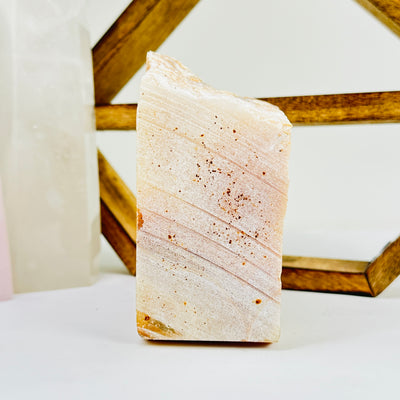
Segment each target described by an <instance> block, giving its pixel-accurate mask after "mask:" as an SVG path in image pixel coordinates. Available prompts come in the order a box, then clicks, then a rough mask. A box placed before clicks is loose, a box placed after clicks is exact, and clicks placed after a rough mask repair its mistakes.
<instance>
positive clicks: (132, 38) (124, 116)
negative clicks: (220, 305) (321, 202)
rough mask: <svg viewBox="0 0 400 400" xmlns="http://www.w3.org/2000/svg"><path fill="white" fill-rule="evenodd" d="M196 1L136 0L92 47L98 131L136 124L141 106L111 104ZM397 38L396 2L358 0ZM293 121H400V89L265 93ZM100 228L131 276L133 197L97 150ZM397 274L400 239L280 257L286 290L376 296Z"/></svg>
mask: <svg viewBox="0 0 400 400" xmlns="http://www.w3.org/2000/svg"><path fill="white" fill-rule="evenodd" d="M198 1H199V0H135V1H132V2H131V4H130V5H129V6H128V7H127V8H126V10H125V11H124V12H123V13H122V14H121V16H120V17H119V18H118V19H117V20H116V21H115V23H114V24H113V25H112V26H111V28H110V29H109V30H108V31H107V32H106V34H105V35H104V36H103V37H102V38H101V39H100V41H99V42H98V43H97V44H96V46H95V47H94V49H93V70H94V82H95V98H96V124H97V129H98V130H134V129H136V109H137V105H136V104H118V105H111V104H109V103H110V101H111V100H112V99H113V98H114V97H115V95H116V94H117V93H118V92H119V91H120V90H121V89H122V88H123V86H124V85H125V84H126V83H127V82H128V81H129V80H130V79H131V78H132V76H133V75H134V74H135V73H136V72H137V71H138V70H139V69H140V67H141V66H142V65H143V64H144V62H145V59H146V53H147V51H149V50H156V49H157V48H158V47H159V46H160V45H161V44H162V43H163V41H164V40H165V39H166V38H167V37H168V35H169V34H170V33H171V32H172V31H173V30H174V28H175V27H176V26H177V25H178V24H179V23H180V22H181V21H182V20H183V18H184V17H185V16H186V15H187V14H188V13H189V12H190V10H191V9H192V8H193V7H194V6H195V5H196V4H197V3H198ZM356 1H358V2H359V3H360V4H361V5H363V6H364V7H365V8H367V9H368V10H369V11H370V12H372V13H373V14H374V15H375V16H376V17H377V18H379V19H380V20H381V21H382V22H383V23H385V24H386V25H387V26H388V27H389V28H390V29H391V30H392V31H393V32H395V33H396V34H397V35H399V36H400V2H399V1H398V0H356ZM263 100H266V101H268V102H270V103H272V104H275V105H277V106H278V107H280V108H281V109H282V110H283V111H284V112H285V113H286V115H287V116H288V118H289V120H290V121H291V122H292V124H293V125H321V124H343V123H389V122H400V91H393V92H374V93H351V94H334V95H320V96H295V97H276V98H265V99H263ZM98 159H99V175H100V197H101V218H102V233H103V235H104V236H105V237H106V239H107V240H108V241H109V243H110V244H111V246H112V247H113V248H114V250H115V251H116V253H117V254H118V255H119V257H120V258H121V260H122V261H123V262H124V264H125V265H126V267H127V268H128V269H129V271H130V272H131V273H132V274H135V270H136V268H135V256H136V211H137V210H136V198H135V196H134V195H133V194H132V192H131V191H130V190H129V188H128V187H127V186H126V185H125V183H124V182H123V180H122V179H121V178H120V177H119V176H118V174H117V173H116V172H115V170H114V169H113V168H112V167H111V165H110V164H109V163H108V161H107V160H106V158H105V157H104V156H103V155H102V154H101V153H100V151H99V152H98ZM399 274H400V238H398V239H397V240H396V241H395V242H393V243H391V244H390V245H389V246H387V247H386V249H385V250H384V251H383V252H382V254H381V255H379V256H378V257H377V258H376V259H375V260H373V261H372V262H364V261H348V260H332V259H326V258H312V257H292V256H283V272H282V286H283V288H284V289H295V290H312V291H326V292H336V293H350V294H362V295H369V296H376V295H377V294H379V293H380V292H381V291H382V290H384V289H385V288H386V287H387V286H388V285H389V284H390V283H391V282H392V281H393V280H394V279H395V278H396V277H397V276H398V275H399Z"/></svg>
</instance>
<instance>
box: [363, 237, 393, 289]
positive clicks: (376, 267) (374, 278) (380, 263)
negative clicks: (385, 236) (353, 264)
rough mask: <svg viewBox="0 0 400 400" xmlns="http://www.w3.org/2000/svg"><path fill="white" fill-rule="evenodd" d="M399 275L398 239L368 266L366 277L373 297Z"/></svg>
mask: <svg viewBox="0 0 400 400" xmlns="http://www.w3.org/2000/svg"><path fill="white" fill-rule="evenodd" d="M399 275H400V237H399V238H398V239H397V240H395V241H394V242H392V243H390V244H389V245H388V246H387V247H386V248H385V249H384V251H383V252H382V254H381V255H380V256H379V257H377V258H376V259H375V260H374V261H372V262H371V264H370V265H369V267H368V269H367V271H366V276H367V279H368V282H369V285H370V287H371V292H372V295H373V296H377V295H378V294H379V293H381V292H382V291H383V290H384V289H385V288H386V287H388V286H389V285H390V284H391V283H392V282H393V281H394V280H395V279H396V278H397V277H398V276H399Z"/></svg>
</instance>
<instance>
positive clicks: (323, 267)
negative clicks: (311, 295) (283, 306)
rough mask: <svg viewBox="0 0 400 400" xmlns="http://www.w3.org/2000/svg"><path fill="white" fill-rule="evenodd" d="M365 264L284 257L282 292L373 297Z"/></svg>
mask: <svg viewBox="0 0 400 400" xmlns="http://www.w3.org/2000/svg"><path fill="white" fill-rule="evenodd" d="M368 264H369V263H368V262H365V261H349V260H334V259H329V258H313V257H293V256H283V262H282V266H283V268H282V288H283V289H290V290H307V291H313V292H331V293H345V294H356V295H364V296H371V295H372V294H371V290H370V286H369V284H368V281H367V278H366V275H365V271H366V269H367V267H368Z"/></svg>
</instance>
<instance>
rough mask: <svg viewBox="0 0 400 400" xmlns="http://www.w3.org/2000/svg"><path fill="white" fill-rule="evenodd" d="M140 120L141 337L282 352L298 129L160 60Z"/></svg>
mask: <svg viewBox="0 0 400 400" xmlns="http://www.w3.org/2000/svg"><path fill="white" fill-rule="evenodd" d="M140 92H141V96H140V100H139V106H138V114H137V130H138V157H137V160H138V178H137V189H138V206H139V208H140V212H141V218H140V221H141V222H140V225H141V226H140V229H139V230H138V235H137V327H138V332H139V334H140V335H141V336H143V337H145V338H147V339H161V340H165V339H168V340H209V341H248V342H276V341H277V340H278V338H279V332H280V298H281V281H280V275H281V265H282V264H281V263H282V233H283V232H282V231H283V218H284V215H285V211H286V203H287V190H288V157H289V151H290V130H291V125H290V123H289V121H288V120H287V118H286V116H285V115H284V114H283V113H282V112H281V111H280V110H279V109H278V108H277V107H275V106H273V105H271V104H268V103H266V102H261V101H258V100H254V99H250V98H242V97H239V96H236V95H233V94H231V93H228V92H223V91H218V90H215V89H213V88H211V87H210V86H208V85H206V84H205V83H203V82H202V81H201V80H200V79H198V78H197V77H195V76H194V75H193V74H192V73H191V72H190V71H189V70H188V69H187V68H186V67H184V66H183V65H182V64H180V63H179V62H178V61H176V60H174V59H172V58H170V57H166V56H161V55H158V54H156V53H152V52H150V53H149V54H148V57H147V71H146V73H145V75H144V77H143V79H142V82H141V90H140Z"/></svg>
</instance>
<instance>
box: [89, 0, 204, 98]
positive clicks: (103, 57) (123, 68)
mask: <svg viewBox="0 0 400 400" xmlns="http://www.w3.org/2000/svg"><path fill="white" fill-rule="evenodd" d="M198 1H199V0H135V1H132V2H131V3H130V4H129V6H128V7H127V8H126V10H125V11H124V12H123V13H122V14H121V16H120V17H119V18H118V19H117V20H116V21H115V23H114V24H113V25H112V26H111V28H110V29H109V30H108V31H107V32H106V34H105V35H104V36H103V37H102V38H101V39H100V41H99V42H98V43H97V44H96V46H95V47H94V49H93V72H94V84H95V100H96V104H107V103H109V102H110V101H111V100H112V99H113V98H114V97H115V95H116V94H117V93H118V92H119V91H120V90H121V89H122V88H123V87H124V86H125V84H126V83H127V82H128V81H129V79H131V78H132V76H133V75H134V74H135V73H136V72H137V71H138V70H139V69H140V67H141V66H142V65H143V64H144V62H145V60H146V53H147V52H148V51H149V50H156V49H157V48H158V47H159V46H160V45H161V44H162V43H163V42H164V40H165V39H166V38H167V37H168V36H169V35H170V33H171V32H172V31H173V30H174V29H175V27H176V26H178V25H179V23H180V22H181V21H182V20H183V18H184V17H185V16H186V15H187V14H188V13H189V12H190V10H191V9H192V8H193V7H194V6H195V5H196V4H197V3H198Z"/></svg>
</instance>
